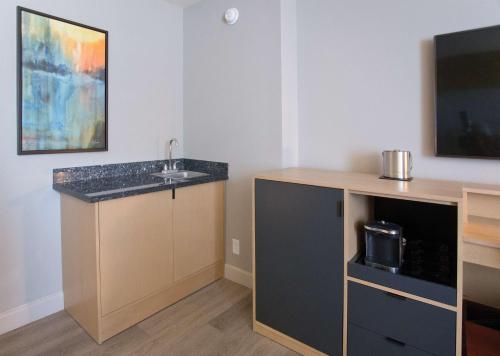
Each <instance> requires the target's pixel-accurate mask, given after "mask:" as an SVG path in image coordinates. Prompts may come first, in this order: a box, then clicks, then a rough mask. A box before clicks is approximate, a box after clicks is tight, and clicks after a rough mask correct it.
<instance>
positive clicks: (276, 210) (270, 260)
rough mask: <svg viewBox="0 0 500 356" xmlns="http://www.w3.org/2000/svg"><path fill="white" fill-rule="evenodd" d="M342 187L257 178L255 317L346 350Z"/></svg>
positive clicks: (327, 347)
mask: <svg viewBox="0 0 500 356" xmlns="http://www.w3.org/2000/svg"><path fill="white" fill-rule="evenodd" d="M343 197H344V193H343V191H342V190H338V189H330V188H322V187H316V186H308V185H300V184H292V183H283V182H275V181H267V180H259V179H257V180H256V181H255V271H256V319H257V321H259V322H261V323H263V324H265V325H268V326H270V327H271V328H273V329H275V330H277V331H280V332H282V333H283V334H286V335H288V336H290V337H292V338H294V339H296V340H299V341H301V342H302V343H304V344H307V345H309V346H311V347H313V348H315V349H317V350H320V351H322V352H324V353H327V354H330V355H341V354H342V325H343V322H342V313H343V273H344V272H343V256H344V252H343V251H344V250H343V217H342V204H343Z"/></svg>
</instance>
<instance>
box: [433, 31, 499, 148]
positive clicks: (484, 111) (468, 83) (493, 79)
mask: <svg viewBox="0 0 500 356" xmlns="http://www.w3.org/2000/svg"><path fill="white" fill-rule="evenodd" d="M434 41H435V46H436V154H437V155H438V156H457V157H484V158H500V26H494V27H487V28H482V29H477V30H471V31H463V32H457V33H450V34H446V35H439V36H435V38H434Z"/></svg>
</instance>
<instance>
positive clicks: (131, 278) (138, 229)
mask: <svg viewBox="0 0 500 356" xmlns="http://www.w3.org/2000/svg"><path fill="white" fill-rule="evenodd" d="M172 206H173V204H172V192H171V191H164V192H158V193H151V194H143V195H137V196H133V197H127V198H123V199H115V200H109V201H105V202H101V203H99V230H100V264H101V305H102V314H103V315H106V314H108V313H110V312H112V311H114V310H117V309H119V308H120V307H123V306H125V305H127V304H129V303H132V302H135V301H137V300H139V299H141V298H143V297H146V296H148V295H151V294H153V293H155V292H158V291H160V290H162V289H165V288H167V287H169V286H170V285H171V284H172V283H173V238H172Z"/></svg>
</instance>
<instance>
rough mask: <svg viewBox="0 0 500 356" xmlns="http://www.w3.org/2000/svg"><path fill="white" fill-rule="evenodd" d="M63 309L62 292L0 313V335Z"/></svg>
mask: <svg viewBox="0 0 500 356" xmlns="http://www.w3.org/2000/svg"><path fill="white" fill-rule="evenodd" d="M63 309H64V296H63V293H62V292H58V293H54V294H51V295H48V296H46V297H43V298H40V299H37V300H34V301H32V302H30V303H26V304H23V305H20V306H18V307H15V308H12V309H9V310H7V311H5V312H3V313H0V335H2V334H5V333H6V332H9V331H11V330H14V329H17V328H19V327H21V326H24V325H26V324H29V323H32V322H34V321H35V320H38V319H42V318H44V317H46V316H48V315H50V314H54V313H56V312H58V311H60V310H63Z"/></svg>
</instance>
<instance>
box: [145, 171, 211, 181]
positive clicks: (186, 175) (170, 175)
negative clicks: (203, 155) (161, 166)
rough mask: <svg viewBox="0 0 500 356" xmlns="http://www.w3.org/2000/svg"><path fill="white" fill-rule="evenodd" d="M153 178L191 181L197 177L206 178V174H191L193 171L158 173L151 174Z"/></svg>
mask: <svg viewBox="0 0 500 356" xmlns="http://www.w3.org/2000/svg"><path fill="white" fill-rule="evenodd" d="M152 175H153V176H155V177H160V178H165V179H193V178H199V177H205V176H208V174H207V173H201V172H193V171H177V172H166V173H163V172H160V173H153V174H152Z"/></svg>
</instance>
